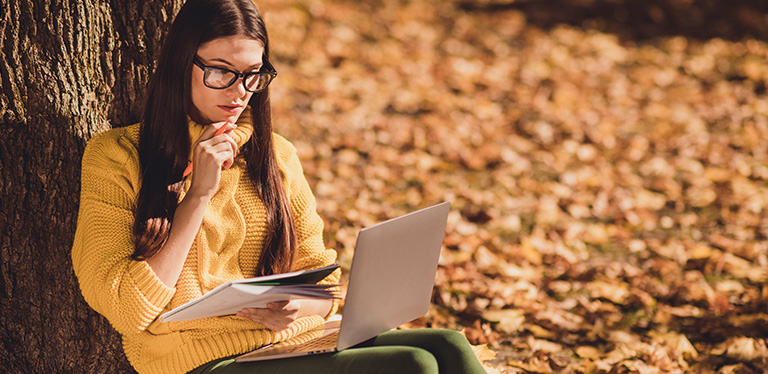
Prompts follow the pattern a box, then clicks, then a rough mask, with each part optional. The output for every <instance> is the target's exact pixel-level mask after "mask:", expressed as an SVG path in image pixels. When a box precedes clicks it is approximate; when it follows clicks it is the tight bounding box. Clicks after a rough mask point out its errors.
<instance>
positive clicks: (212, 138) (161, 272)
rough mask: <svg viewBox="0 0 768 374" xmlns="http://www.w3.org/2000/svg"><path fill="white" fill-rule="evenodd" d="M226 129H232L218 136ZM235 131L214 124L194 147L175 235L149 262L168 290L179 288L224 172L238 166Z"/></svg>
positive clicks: (224, 124) (173, 233) (175, 217)
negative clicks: (219, 130) (192, 170)
mask: <svg viewBox="0 0 768 374" xmlns="http://www.w3.org/2000/svg"><path fill="white" fill-rule="evenodd" d="M222 126H227V127H228V129H227V130H226V132H225V133H223V134H220V135H216V134H215V133H216V132H217V130H218V129H219V128H220V127H222ZM234 128H235V126H234V125H232V124H229V123H215V124H212V125H211V126H209V127H208V129H206V130H205V131H204V132H203V134H202V135H200V139H198V140H197V142H195V144H194V154H193V164H194V165H195V169H194V172H193V173H192V183H191V185H190V187H189V191H188V192H187V194H186V195H185V196H184V199H183V200H182V201H181V203H179V206H178V207H176V213H175V214H174V218H173V225H172V226H171V232H170V233H169V234H168V240H167V241H166V242H165V245H163V248H162V250H160V251H159V252H158V253H157V254H155V255H154V256H152V257H150V258H148V259H147V260H146V262H147V264H148V265H149V266H150V267H151V268H152V270H153V271H154V272H155V274H157V276H158V277H159V278H160V280H162V281H163V283H165V285H166V286H169V287H175V286H176V282H177V281H178V280H179V275H180V274H181V270H182V268H183V267H184V261H185V260H186V259H187V254H188V253H189V249H190V248H191V247H192V243H193V242H194V241H195V237H196V236H197V232H198V230H199V229H200V224H201V223H202V222H203V216H204V215H205V209H206V208H207V207H208V202H209V201H210V200H211V197H212V196H213V194H215V193H216V190H217V189H218V186H219V180H220V179H221V169H222V168H224V169H228V168H229V167H230V166H232V163H233V162H234V158H235V155H236V152H237V143H235V141H234V140H233V139H232V138H231V137H230V133H231V132H232V130H233V129H234Z"/></svg>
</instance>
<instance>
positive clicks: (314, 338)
mask: <svg viewBox="0 0 768 374" xmlns="http://www.w3.org/2000/svg"><path fill="white" fill-rule="evenodd" d="M449 207H450V204H449V203H448V202H444V203H441V204H437V205H434V206H431V207H429V208H425V209H421V210H419V211H416V212H413V213H409V214H406V215H404V216H401V217H398V218H394V219H391V220H389V221H385V222H382V223H379V224H376V225H374V226H371V227H367V228H364V229H363V230H361V231H360V233H359V234H358V236H357V245H356V246H355V253H354V257H353V259H352V267H351V269H350V273H349V286H348V289H347V295H346V299H345V302H344V317H343V318H342V319H341V322H340V323H339V321H338V320H331V321H329V322H327V323H326V324H325V325H324V326H322V327H320V328H318V329H315V330H311V331H309V332H306V333H304V334H301V335H299V336H297V337H295V338H293V339H290V340H287V341H284V342H280V343H276V344H273V345H269V346H265V347H261V348H259V349H257V350H255V351H252V352H250V353H246V354H244V355H241V356H239V357H237V358H236V359H235V361H262V360H271V359H277V358H286V357H297V356H305V355H313V354H319V353H327V352H337V351H341V350H343V349H347V348H349V347H352V346H354V345H357V344H359V343H362V342H364V341H366V340H368V339H371V338H374V337H376V336H377V335H379V334H381V333H383V332H385V331H389V330H391V329H394V328H395V327H398V326H400V325H402V324H404V323H407V322H410V321H412V320H414V319H416V318H419V317H421V316H423V315H424V314H426V313H427V311H428V310H429V304H430V300H431V298H432V288H433V286H434V283H435V272H436V271H437V262H438V259H439V258H440V248H441V247H442V243H443V236H444V234H445V225H446V221H447V219H448V210H449Z"/></svg>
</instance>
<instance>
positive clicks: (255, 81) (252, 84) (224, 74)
mask: <svg viewBox="0 0 768 374" xmlns="http://www.w3.org/2000/svg"><path fill="white" fill-rule="evenodd" d="M269 78H271V76H269V74H266V73H253V74H246V76H245V77H244V78H243V79H244V85H245V89H247V90H248V91H258V90H260V89H263V88H264V87H266V85H267V83H269V80H270V79H269ZM235 80H237V75H235V73H233V72H231V71H229V70H225V69H219V68H214V67H209V68H208V69H207V71H206V73H205V84H206V85H207V86H208V87H212V88H227V87H229V86H231V85H232V84H233V83H234V82H235Z"/></svg>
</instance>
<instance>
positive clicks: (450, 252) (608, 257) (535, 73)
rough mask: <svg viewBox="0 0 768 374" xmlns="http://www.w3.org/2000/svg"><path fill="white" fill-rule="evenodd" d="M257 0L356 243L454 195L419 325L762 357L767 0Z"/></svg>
mask: <svg viewBox="0 0 768 374" xmlns="http://www.w3.org/2000/svg"><path fill="white" fill-rule="evenodd" d="M257 3H258V4H259V6H260V8H261V10H262V12H263V13H264V14H265V17H266V20H267V26H268V27H269V29H270V37H271V41H272V46H271V47H272V54H273V60H274V65H275V66H276V68H277V69H278V71H279V74H280V75H279V76H278V78H277V80H276V81H275V82H274V85H273V86H272V102H273V108H274V114H273V116H274V118H275V123H276V128H277V131H278V132H280V133H282V134H283V135H285V136H286V137H288V138H289V139H290V140H292V141H293V142H294V144H295V145H296V146H297V148H298V149H299V153H300V156H301V158H302V161H303V165H304V167H305V173H306V175H307V177H308V179H309V180H310V183H311V184H312V186H313V189H314V191H315V193H316V196H317V199H318V209H319V211H320V214H321V215H322V216H323V218H324V219H325V222H326V242H327V244H328V245H329V246H331V247H334V248H337V249H338V251H339V256H340V257H339V261H340V263H341V264H342V265H344V266H348V265H349V261H350V259H351V255H352V253H351V252H352V249H353V247H354V242H355V238H356V233H357V230H358V229H359V228H361V227H364V226H366V225H370V224H373V223H376V222H378V221H381V220H383V219H387V218H392V217H394V216H397V215H399V214H402V213H405V212H408V211H411V210H414V209H417V208H421V207H425V206H428V205H431V204H434V203H437V202H440V201H443V200H449V201H451V202H452V213H451V215H450V218H449V222H448V229H447V234H446V237H445V246H444V249H443V253H442V259H441V265H440V268H439V270H438V278H437V284H436V285H437V287H436V293H435V297H434V303H433V305H434V308H433V310H431V311H430V313H429V314H428V315H427V316H426V317H424V318H422V319H419V320H417V321H416V322H414V323H413V324H411V325H412V326H425V325H429V326H434V327H449V328H456V329H463V330H464V331H465V334H466V335H467V337H468V338H469V339H470V341H471V342H472V343H473V344H477V345H478V346H479V347H484V346H486V345H487V347H489V348H490V351H488V352H485V354H487V356H486V358H487V359H488V361H487V363H488V364H489V365H490V366H491V368H490V369H489V372H508V373H518V372H531V373H550V372H554V373H640V374H647V373H723V374H728V373H762V372H763V370H764V368H766V365H768V348H766V337H767V336H768V314H767V313H768V284H767V283H766V279H768V277H767V273H768V240H767V238H768V100H767V99H768V98H767V97H766V84H767V82H768V44H766V42H765V40H768V38H766V37H767V36H768V31H767V30H768V28H767V27H766V25H768V16H767V15H766V14H768V9H766V6H765V5H750V2H747V1H727V2H726V1H719V0H717V1H714V0H713V1H706V2H694V1H690V0H666V1H664V0H657V1H631V0H626V1H616V0H614V1H609V0H604V1H597V0H591V1H587V0H582V1H576V0H571V1H565V0H563V1H555V0H540V1H533V0H529V1H513V0H507V1H493V0H490V1H489V0H477V1H471V0H467V1H456V0H413V1H407V2H406V1H397V0H371V1H362V2H357V1H351V0H349V1H345V0H326V1H314V0H290V1H282V0H281V1H277V0H263V1H259V2H257ZM697 3H699V4H697ZM753 3H758V2H753ZM480 353H482V352H480ZM494 353H495V357H493V356H494Z"/></svg>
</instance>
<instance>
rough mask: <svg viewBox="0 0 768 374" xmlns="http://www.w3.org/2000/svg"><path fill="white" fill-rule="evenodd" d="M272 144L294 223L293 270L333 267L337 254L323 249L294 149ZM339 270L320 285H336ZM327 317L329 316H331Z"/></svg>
mask: <svg viewBox="0 0 768 374" xmlns="http://www.w3.org/2000/svg"><path fill="white" fill-rule="evenodd" d="M274 141H275V145H276V148H277V149H278V154H277V156H278V157H277V158H278V163H280V164H281V165H280V168H281V169H282V170H283V173H284V179H283V182H284V184H285V189H286V191H288V198H289V200H290V204H291V210H292V212H293V220H294V222H295V228H296V239H297V242H298V253H297V256H296V259H295V260H294V265H293V270H294V271H298V270H307V269H314V268H318V267H322V266H326V265H330V264H332V263H333V262H334V261H336V251H335V250H333V249H330V248H325V244H324V243H323V220H322V218H320V215H319V214H317V203H316V201H315V196H314V195H313V194H312V190H311V189H310V187H309V183H308V182H307V179H306V178H305V177H304V170H303V168H302V167H301V162H300V161H299V157H298V155H297V153H296V148H294V147H293V145H292V144H290V143H289V142H288V141H287V140H285V139H284V138H282V137H280V136H279V135H275V139H274ZM340 277H341V270H338V269H337V270H336V271H334V272H333V273H331V275H329V276H328V277H326V278H325V279H324V280H323V281H322V282H321V283H325V284H338V283H339V279H340ZM337 309H338V302H336V301H334V304H333V307H332V308H331V312H330V314H333V313H335V312H336V310H337ZM330 314H329V315H330Z"/></svg>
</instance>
